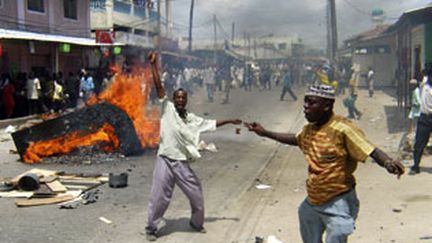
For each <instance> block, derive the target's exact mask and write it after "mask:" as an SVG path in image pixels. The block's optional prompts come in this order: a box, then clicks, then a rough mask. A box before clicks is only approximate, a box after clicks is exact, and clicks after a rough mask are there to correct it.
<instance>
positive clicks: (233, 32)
mask: <svg viewBox="0 0 432 243" xmlns="http://www.w3.org/2000/svg"><path fill="white" fill-rule="evenodd" d="M234 39H235V23H234V22H233V23H232V32H231V41H232V42H233V43H234Z"/></svg>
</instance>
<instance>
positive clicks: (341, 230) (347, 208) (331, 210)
mask: <svg viewBox="0 0 432 243" xmlns="http://www.w3.org/2000/svg"><path fill="white" fill-rule="evenodd" d="M358 211H359V201H358V199H357V195H356V192H355V190H354V189H351V190H350V191H348V192H345V193H343V194H341V195H339V196H336V197H335V198H333V199H332V200H330V201H329V202H327V203H325V204H323V205H318V206H315V205H312V204H310V203H309V202H308V201H307V199H305V200H304V201H303V203H302V204H301V205H300V207H299V210H298V214H299V221H300V232H301V236H302V239H303V242H304V243H322V235H323V233H324V231H326V240H325V242H326V243H346V242H347V240H348V235H350V234H351V233H352V232H354V228H355V220H356V218H357V214H358Z"/></svg>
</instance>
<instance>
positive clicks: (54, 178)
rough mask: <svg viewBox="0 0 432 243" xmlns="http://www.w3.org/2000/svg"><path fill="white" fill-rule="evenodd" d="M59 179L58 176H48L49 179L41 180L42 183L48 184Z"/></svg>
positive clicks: (43, 178)
mask: <svg viewBox="0 0 432 243" xmlns="http://www.w3.org/2000/svg"><path fill="white" fill-rule="evenodd" d="M57 178H58V176H56V175H52V176H48V177H42V178H41V179H40V182H45V183H48V182H52V181H54V180H56V179H57Z"/></svg>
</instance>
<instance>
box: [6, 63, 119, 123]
mask: <svg viewBox="0 0 432 243" xmlns="http://www.w3.org/2000/svg"><path fill="white" fill-rule="evenodd" d="M95 75H96V76H97V77H98V78H93V76H94V75H92V74H91V73H90V72H89V71H87V70H85V69H81V70H79V71H78V72H77V73H76V74H74V73H72V72H69V73H68V74H67V76H65V75H64V74H63V73H62V72H58V73H52V74H49V73H48V72H42V73H34V72H30V73H23V72H22V73H18V74H16V75H14V76H12V75H10V74H9V73H3V74H2V75H1V76H0V96H1V99H0V100H1V103H0V109H1V112H0V118H1V119H9V118H15V117H22V116H27V115H35V114H42V113H47V112H61V111H64V110H65V109H67V108H75V107H78V106H82V104H83V102H84V101H85V100H86V99H87V98H88V97H89V96H91V95H92V94H93V93H95V92H99V91H100V90H102V89H103V88H104V85H105V83H106V81H105V80H106V79H110V78H111V77H112V74H111V73H110V72H106V73H104V74H103V75H98V74H97V73H96V74H95Z"/></svg>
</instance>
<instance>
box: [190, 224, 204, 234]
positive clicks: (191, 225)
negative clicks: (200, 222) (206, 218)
mask: <svg viewBox="0 0 432 243" xmlns="http://www.w3.org/2000/svg"><path fill="white" fill-rule="evenodd" d="M189 225H190V227H191V228H192V229H193V230H195V231H196V232H199V233H203V234H205V233H207V230H206V229H205V228H204V227H203V226H201V227H196V226H195V225H193V224H192V222H189Z"/></svg>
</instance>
